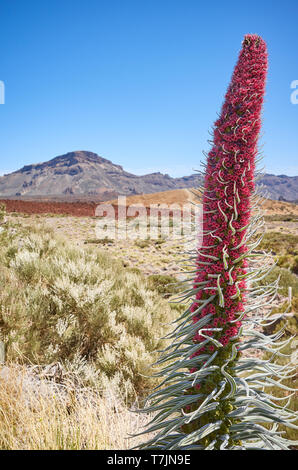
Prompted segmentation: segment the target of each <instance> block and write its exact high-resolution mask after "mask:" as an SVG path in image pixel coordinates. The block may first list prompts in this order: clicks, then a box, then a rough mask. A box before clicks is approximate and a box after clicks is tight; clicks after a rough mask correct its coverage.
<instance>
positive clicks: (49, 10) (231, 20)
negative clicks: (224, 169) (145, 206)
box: [0, 0, 298, 176]
mask: <svg viewBox="0 0 298 470" xmlns="http://www.w3.org/2000/svg"><path fill="white" fill-rule="evenodd" d="M297 14H298V2H297V0H284V1H282V2H279V1H277V0H270V1H267V0H258V1H255V0H250V1H247V2H239V1H235V0H230V1H229V2H223V1H216V0H213V1H212V2H206V1H200V0H150V1H149V0H138V1H134V0H126V1H124V0H59V1H58V0H42V1H41V0H35V1H34V0H26V1H23V0H13V1H12V0H1V2H0V41H1V42H0V44H1V54H0V80H2V81H3V82H4V83H5V104H4V105H0V126H1V127H0V128H1V139H0V173H1V172H2V173H3V172H9V171H12V170H15V169H18V168H20V167H22V166H23V165H25V164H29V163H37V162H40V161H46V160H49V159H51V158H53V157H55V156H57V155H61V154H63V153H66V152H68V151H72V150H90V151H93V152H96V153H98V154H99V155H102V156H104V157H106V158H108V159H111V160H112V161H113V162H115V163H118V164H120V165H122V166H123V167H124V168H125V169H127V170H128V171H132V172H135V173H138V174H143V173H148V172H151V171H159V170H160V171H162V172H164V173H169V174H170V175H172V176H182V175H187V174H190V173H192V172H193V170H194V169H198V168H199V164H200V161H201V160H202V158H203V157H202V150H208V149H209V146H208V143H207V139H208V138H209V134H208V130H210V127H211V125H212V124H213V122H214V121H215V120H216V117H217V115H216V113H217V112H219V110H220V107H221V104H222V100H223V97H224V94H225V92H226V88H227V86H228V83H229V80H230V77H231V74H232V71H233V67H234V65H235V63H236V60H237V55H238V52H239V49H240V47H241V41H242V38H243V36H244V34H246V33H258V34H260V35H262V36H263V38H264V39H265V40H266V41H267V44H268V49H269V65H270V69H269V76H268V83H267V94H266V103H265V107H264V115H263V123H264V124H263V138H262V143H263V149H262V150H263V152H264V155H265V157H264V164H265V166H266V171H267V172H270V173H275V174H288V175H297V174H298V158H297V157H298V150H297V147H298V146H297V134H298V126H297V124H298V105H294V104H292V103H291V101H290V96H291V93H292V91H293V90H291V88H290V85H291V82H292V81H294V80H298V60H297V59H298V48H297V27H298V25H297V21H298V16H297Z"/></svg>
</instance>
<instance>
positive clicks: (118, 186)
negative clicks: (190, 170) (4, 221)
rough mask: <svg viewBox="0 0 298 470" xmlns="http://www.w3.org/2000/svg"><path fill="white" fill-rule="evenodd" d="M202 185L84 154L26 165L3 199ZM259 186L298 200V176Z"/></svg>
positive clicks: (1, 180) (4, 184) (0, 188)
mask: <svg viewBox="0 0 298 470" xmlns="http://www.w3.org/2000/svg"><path fill="white" fill-rule="evenodd" d="M201 182H202V181H201V177H200V176H199V175H197V174H192V175H190V176H184V177H181V178H172V177H171V176H169V175H167V174H162V173H151V174H148V175H144V176H137V175H134V174H132V173H129V172H127V171H125V170H124V169H123V168H122V166H120V165H116V164H114V163H112V162H111V161H110V160H107V159H105V158H103V157H100V156H99V155H97V154H96V153H93V152H87V151H83V150H82V151H75V152H70V153H67V154H65V155H61V156H58V157H55V158H53V159H52V160H49V161H47V162H44V163H38V164H32V165H26V166H24V167H23V168H21V169H20V170H18V171H14V172H13V173H10V174H8V175H4V176H2V177H0V197H2V198H5V197H9V198H12V197H16V198H51V197H54V198H61V199H69V200H71V199H73V198H75V199H80V198H82V199H84V198H86V197H93V198H94V199H100V200H107V199H112V198H114V197H116V196H117V195H118V194H122V195H128V196H129V195H134V194H142V193H144V194H150V193H155V192H160V191H168V190H175V189H182V188H193V187H197V186H198V185H200V184H201ZM258 184H263V185H264V188H265V189H266V192H267V193H268V197H269V198H271V199H276V200H285V201H297V200H298V176H285V175H280V176H275V175H269V174H265V175H264V176H262V177H261V178H260V180H259V182H258Z"/></svg>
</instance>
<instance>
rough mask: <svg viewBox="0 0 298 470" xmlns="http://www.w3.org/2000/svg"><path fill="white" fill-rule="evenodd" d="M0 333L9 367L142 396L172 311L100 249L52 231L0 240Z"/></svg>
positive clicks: (140, 279) (137, 275) (142, 280)
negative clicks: (29, 367)
mask: <svg viewBox="0 0 298 470" xmlns="http://www.w3.org/2000/svg"><path fill="white" fill-rule="evenodd" d="M0 236H1V237H2V239H1V248H0V251H1V253H0V256H1V265H0V282H1V285H2V286H5V289H2V290H1V294H0V325H1V327H0V334H1V340H2V341H4V343H5V348H6V360H7V361H9V362H12V361H13V362H20V361H25V362H31V363H34V364H49V363H53V362H57V361H59V362H62V363H63V364H64V366H65V367H68V368H71V367H72V365H73V364H76V362H77V361H78V360H82V361H84V363H85V365H86V367H85V368H84V367H83V368H81V378H84V380H85V382H86V384H91V383H94V382H96V383H107V381H109V382H111V383H114V385H116V386H117V387H120V388H122V389H123V390H125V391H126V393H128V394H129V395H131V396H132V395H133V394H134V393H137V394H138V395H139V396H142V394H143V393H144V391H145V390H146V389H148V387H150V386H151V385H152V380H151V379H149V378H148V377H146V375H148V373H149V371H148V367H149V365H150V364H151V363H152V362H154V359H155V354H156V351H157V350H158V349H159V348H160V346H161V341H160V340H159V338H161V337H162V336H164V334H165V333H166V332H167V328H168V327H167V326H165V324H168V323H169V321H171V320H172V319H174V317H175V316H177V311H176V314H175V309H177V308H178V309H179V308H180V307H175V306H169V305H168V303H167V302H166V301H165V300H164V299H163V298H162V297H161V296H160V295H159V294H158V292H157V290H155V289H153V288H152V283H151V282H150V281H146V280H145V278H144V277H143V276H142V275H141V274H140V273H137V272H135V271H132V270H130V269H125V268H124V267H123V265H122V263H121V261H118V260H116V259H113V258H111V257H110V255H108V254H106V253H102V252H101V251H100V250H99V249H98V248H97V247H92V246H90V247H82V248H79V247H77V246H75V247H73V246H71V244H70V243H69V242H67V241H66V240H63V239H59V238H58V237H55V236H54V234H53V232H51V231H49V230H41V229H37V228H35V229H34V228H33V229H30V233H29V231H28V230H23V232H22V234H21V235H20V233H19V232H18V231H17V232H16V234H14V235H9V231H8V234H7V233H6V234H4V233H3V234H1V235H0Z"/></svg>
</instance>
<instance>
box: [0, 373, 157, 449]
mask: <svg viewBox="0 0 298 470" xmlns="http://www.w3.org/2000/svg"><path fill="white" fill-rule="evenodd" d="M147 420H148V416H146V415H142V414H138V413H134V412H132V411H130V410H129V408H128V407H127V406H126V405H125V403H124V402H123V401H122V400H121V399H120V397H119V396H117V394H116V393H115V391H112V390H110V391H109V392H107V393H106V395H104V396H103V397H102V396H101V395H100V394H99V393H97V392H96V391H95V390H94V389H93V390H91V389H84V388H80V387H78V385H76V387H74V384H71V383H69V384H67V385H65V384H64V385H63V386H62V385H61V384H60V385H58V384H55V383H54V382H50V381H46V380H40V379H38V380H37V379H36V377H34V375H32V372H30V370H29V369H28V368H24V367H16V366H11V367H5V368H2V369H1V370H0V449H2V450H4V449H5V450H82V449H97V450H98V449H100V450H103V449H109V450H111V449H129V448H131V447H132V446H134V445H136V444H137V443H138V441H140V440H141V438H142V436H141V437H140V438H129V434H132V433H135V432H136V431H138V430H142V427H143V426H144V425H145V424H146V422H147Z"/></svg>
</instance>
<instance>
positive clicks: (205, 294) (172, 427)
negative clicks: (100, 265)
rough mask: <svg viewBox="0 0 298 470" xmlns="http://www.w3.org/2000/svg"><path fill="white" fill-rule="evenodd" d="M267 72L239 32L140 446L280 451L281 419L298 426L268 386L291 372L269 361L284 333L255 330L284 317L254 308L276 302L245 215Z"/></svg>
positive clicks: (256, 223)
mask: <svg viewBox="0 0 298 470" xmlns="http://www.w3.org/2000/svg"><path fill="white" fill-rule="evenodd" d="M266 73H267V49H266V44H265V42H264V41H263V40H262V38H260V37H259V36H257V35H247V36H245V38H244V41H243V45H242V50H241V52H240V55H239V60H238V63H237V65H236V67H235V70H234V74H233V77H232V81H231V84H230V86H229V89H228V91H227V94H226V97H225V102H224V104H223V107H222V111H221V115H220V117H219V119H218V120H217V121H216V123H215V129H214V139H213V146H212V149H211V151H210V152H209V154H208V157H207V164H206V165H205V179H204V188H203V194H202V197H203V236H202V245H201V246H200V247H199V248H198V249H197V250H196V252H195V256H194V259H195V266H194V271H193V272H194V273H195V277H194V279H193V281H192V285H191V288H190V289H189V290H187V291H185V292H184V293H183V295H182V300H183V301H184V302H188V304H189V305H188V308H187V310H186V311H185V312H184V314H183V315H182V316H181V317H180V318H179V319H178V320H177V321H176V323H177V327H176V328H175V329H174V331H173V332H172V333H171V335H169V337H170V338H172V343H171V345H170V346H168V347H167V348H166V349H165V350H164V351H163V354H162V356H161V358H160V359H159V360H158V362H157V364H159V365H163V368H162V370H161V372H159V373H157V375H159V376H161V377H163V378H164V380H163V381H162V383H161V384H160V385H159V386H158V387H157V388H156V389H155V390H154V391H153V393H152V394H151V395H150V397H149V403H150V406H148V407H147V408H146V409H145V410H144V411H146V412H148V411H152V412H154V413H155V415H154V418H153V419H152V421H151V422H150V424H149V426H148V428H147V430H146V431H145V433H147V432H155V437H153V438H152V439H150V440H149V441H147V442H146V443H144V444H143V445H141V446H140V447H141V448H159V449H202V450H203V449H206V450H207V449H210V450H212V449H252V448H260V449H287V448H288V446H289V445H290V444H293V441H288V440H287V439H285V438H284V437H283V433H282V432H281V431H279V425H280V424H282V425H285V426H289V427H292V428H297V426H295V424H294V420H295V419H296V416H295V414H294V413H293V412H292V411H291V410H289V409H288V405H289V403H288V398H289V397H287V399H286V403H285V399H280V398H279V399H277V398H276V397H274V396H271V395H270V391H269V390H268V388H270V387H272V386H278V387H281V388H285V389H286V390H291V389H289V388H287V387H286V386H284V385H283V379H284V378H286V377H289V376H291V374H292V373H293V371H294V369H295V368H294V367H293V364H291V362H290V361H289V362H288V363H287V365H286V366H281V365H279V364H278V363H276V361H275V356H280V355H283V353H281V352H280V351H281V349H282V348H284V347H285V346H286V344H287V343H288V342H289V341H290V340H289V339H287V340H285V341H284V340H282V341H280V338H281V336H282V334H283V331H282V330H283V329H281V330H280V331H278V332H277V333H274V334H272V335H270V336H268V335H267V336H266V335H264V334H263V333H262V327H263V326H268V325H271V324H273V323H275V322H276V321H277V319H278V318H280V317H281V315H275V317H273V316H272V315H270V313H271V312H268V313H266V315H264V313H262V311H261V307H262V306H263V305H264V302H266V304H269V305H270V304H271V303H272V302H273V301H274V298H275V296H276V294H277V287H278V286H277V282H275V283H273V284H272V285H269V286H268V285H267V286H266V287H260V281H261V279H263V278H264V277H265V276H266V275H267V273H268V270H270V269H271V268H272V263H271V260H270V259H267V256H266V255H265V254H264V253H263V254H261V255H259V259H258V253H256V250H255V248H256V247H257V245H258V243H259V242H260V238H261V237H260V238H259V239H258V240H257V241H256V239H255V235H256V233H257V232H259V231H260V228H261V227H262V224H263V221H262V218H261V215H262V214H261V212H260V211H259V213H258V211H257V215H254V216H252V209H257V206H258V201H257V202H256V204H255V203H254V197H255V198H257V197H258V196H257V195H256V193H255V184H254V177H255V159H256V157H257V155H258V149H257V141H258V136H259V131H260V127H261V108H262V103H263V98H264V92H265V80H266ZM255 206H256V207H255ZM258 326H259V327H258ZM250 349H260V350H263V351H265V353H266V356H265V357H266V359H261V358H259V357H258V356H256V355H251V357H249V356H247V352H249V350H250ZM244 351H245V353H246V354H243V352H244ZM268 357H269V358H268ZM290 395H291V394H290ZM282 400H283V401H282Z"/></svg>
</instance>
